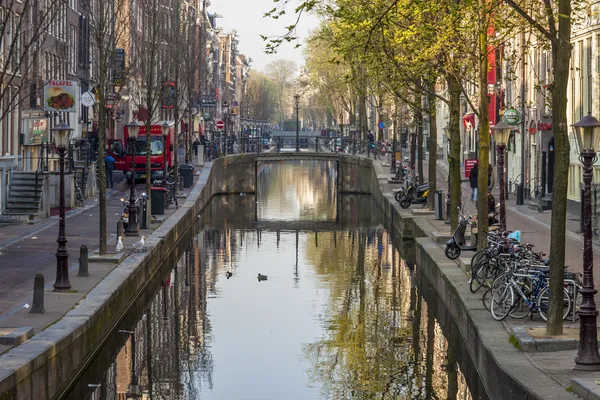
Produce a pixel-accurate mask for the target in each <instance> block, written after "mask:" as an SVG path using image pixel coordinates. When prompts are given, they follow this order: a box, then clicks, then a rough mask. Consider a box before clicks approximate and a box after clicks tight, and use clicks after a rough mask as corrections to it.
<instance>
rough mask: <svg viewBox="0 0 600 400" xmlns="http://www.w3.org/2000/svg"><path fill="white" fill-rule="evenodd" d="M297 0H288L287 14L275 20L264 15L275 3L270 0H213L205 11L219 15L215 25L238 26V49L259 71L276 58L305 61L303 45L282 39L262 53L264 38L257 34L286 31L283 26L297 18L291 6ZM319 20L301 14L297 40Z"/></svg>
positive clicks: (294, 5) (228, 28)
mask: <svg viewBox="0 0 600 400" xmlns="http://www.w3.org/2000/svg"><path fill="white" fill-rule="evenodd" d="M300 2H301V0H291V3H290V4H291V6H288V7H287V14H286V15H285V16H283V17H280V18H279V19H277V20H273V19H271V18H263V15H264V13H265V12H267V11H269V10H271V9H272V8H273V7H275V5H276V3H274V2H273V0H212V1H211V4H210V6H209V7H208V12H209V13H211V14H213V13H217V14H220V15H221V16H222V18H219V19H218V20H217V25H218V26H221V27H223V28H224V29H225V30H226V31H229V30H232V29H235V30H237V32H238V38H239V41H240V51H241V52H242V53H243V54H246V55H247V56H248V57H250V58H251V59H252V69H255V70H259V71H262V70H264V67H265V66H266V65H267V64H268V63H269V62H271V61H274V60H277V59H287V60H293V61H295V62H296V64H297V65H298V67H300V66H302V65H303V64H304V57H303V54H302V52H303V46H301V47H299V48H297V49H294V46H295V44H296V43H295V42H292V43H285V44H282V45H281V47H280V48H279V51H278V52H277V54H265V52H264V50H265V42H264V41H263V40H262V39H261V38H260V36H259V35H265V36H278V35H282V34H283V33H285V32H286V31H285V27H286V26H289V25H291V24H292V23H293V22H294V21H295V19H296V15H295V13H294V9H295V7H296V6H297V5H298V4H300ZM318 24H319V22H318V20H317V18H316V17H314V16H311V15H303V16H302V18H301V20H300V24H299V27H298V32H297V33H298V36H299V41H300V42H301V43H304V41H305V40H306V38H307V36H308V33H309V32H310V31H311V30H313V29H315V28H317V26H318Z"/></svg>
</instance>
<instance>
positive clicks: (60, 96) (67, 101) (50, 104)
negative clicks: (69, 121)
mask: <svg viewBox="0 0 600 400" xmlns="http://www.w3.org/2000/svg"><path fill="white" fill-rule="evenodd" d="M76 99H77V82H76V81H54V80H49V81H48V82H47V83H46V86H44V109H45V110H46V111H57V112H76V109H77V101H76Z"/></svg>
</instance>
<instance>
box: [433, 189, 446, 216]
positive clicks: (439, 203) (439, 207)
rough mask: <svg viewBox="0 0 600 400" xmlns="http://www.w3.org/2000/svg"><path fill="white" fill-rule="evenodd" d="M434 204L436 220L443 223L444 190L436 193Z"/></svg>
mask: <svg viewBox="0 0 600 400" xmlns="http://www.w3.org/2000/svg"><path fill="white" fill-rule="evenodd" d="M433 204H434V208H435V219H436V220H438V221H441V220H443V219H444V192H443V191H442V190H436V191H435V197H434V198H433Z"/></svg>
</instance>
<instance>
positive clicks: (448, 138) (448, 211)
mask: <svg viewBox="0 0 600 400" xmlns="http://www.w3.org/2000/svg"><path fill="white" fill-rule="evenodd" d="M444 135H445V136H446V142H448V149H447V150H446V158H447V159H448V160H450V158H449V157H448V154H450V151H449V148H450V125H448V124H446V126H445V127H444ZM430 157H431V154H430ZM444 223H445V224H446V225H450V167H449V166H448V193H446V220H445V221H444Z"/></svg>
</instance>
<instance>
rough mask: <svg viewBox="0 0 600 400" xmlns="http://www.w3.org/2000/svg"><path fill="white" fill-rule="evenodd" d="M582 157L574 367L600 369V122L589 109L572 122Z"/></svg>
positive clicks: (580, 157) (580, 158)
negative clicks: (599, 223)
mask: <svg viewBox="0 0 600 400" xmlns="http://www.w3.org/2000/svg"><path fill="white" fill-rule="evenodd" d="M573 130H574V131H575V138H576V139H577V140H576V143H577V147H578V149H577V151H578V152H579V160H580V161H581V163H582V164H583V185H584V186H583V187H584V189H583V244H584V247H583V288H582V289H581V290H580V291H579V293H580V294H581V297H582V299H581V307H579V311H578V314H579V316H580V320H579V349H578V351H577V357H575V369H579V370H588V371H592V370H593V371H596V370H600V355H599V354H598V333H597V322H596V318H597V317H598V310H597V309H596V302H595V301H594V295H595V294H596V293H598V291H597V290H596V289H595V288H594V252H593V250H592V192H591V187H592V178H593V165H594V163H595V162H596V160H597V157H596V150H597V149H598V145H599V144H600V122H598V120H597V119H596V118H594V117H593V116H592V115H591V114H590V113H588V115H586V116H585V117H583V118H582V119H581V120H580V121H579V122H577V123H576V124H573Z"/></svg>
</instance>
